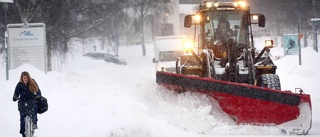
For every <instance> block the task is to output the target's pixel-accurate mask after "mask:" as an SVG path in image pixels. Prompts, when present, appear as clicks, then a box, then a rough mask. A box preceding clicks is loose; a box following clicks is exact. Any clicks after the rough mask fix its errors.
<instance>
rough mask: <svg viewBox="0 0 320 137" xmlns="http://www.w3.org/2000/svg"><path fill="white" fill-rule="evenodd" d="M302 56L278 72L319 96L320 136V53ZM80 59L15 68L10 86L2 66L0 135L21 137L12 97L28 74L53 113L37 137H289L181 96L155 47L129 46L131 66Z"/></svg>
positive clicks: (124, 51)
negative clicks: (168, 82)
mask: <svg viewBox="0 0 320 137" xmlns="http://www.w3.org/2000/svg"><path fill="white" fill-rule="evenodd" d="M273 50H280V51H281V49H273ZM302 54H303V56H302V66H299V62H298V56H285V57H281V59H280V60H276V61H275V63H276V65H277V66H278V70H277V73H278V74H279V75H280V79H281V84H282V85H281V86H282V89H288V90H294V88H295V87H300V88H302V89H304V91H305V92H306V93H309V94H311V97H312V105H313V128H312V129H311V130H310V136H319V134H320V118H319V117H317V116H318V115H319V113H320V112H319V109H318V108H319V105H320V102H319V100H320V93H319V91H318V90H319V89H320V84H318V81H320V76H319V75H320V74H319V73H320V72H319V70H320V65H319V62H320V54H319V53H315V52H314V51H313V50H312V49H311V48H304V49H303V50H302ZM74 55H75V56H73V57H72V58H71V57H70V58H69V60H68V61H67V63H66V64H64V65H62V66H60V67H59V69H56V70H54V71H52V72H48V73H47V74H46V73H43V72H41V71H40V70H38V69H36V68H35V67H33V66H31V65H28V64H26V65H23V66H21V67H19V68H17V69H15V70H10V80H9V81H6V80H5V66H4V65H2V66H0V78H1V79H0V82H1V83H2V84H1V86H0V129H1V130H0V137H14V136H20V135H19V134H18V131H19V114H18V111H17V104H16V103H14V102H12V94H13V90H14V88H15V85H16V84H17V82H18V79H19V76H20V73H21V71H24V70H27V71H29V72H30V74H31V76H32V77H33V78H35V79H36V80H37V82H38V84H39V86H40V89H41V90H42V92H43V95H44V96H45V97H47V98H48V101H49V111H48V112H46V113H45V114H43V115H39V116H38V117H39V123H38V126H39V130H37V131H36V136H43V137H57V136H59V137H75V136H77V137H106V136H108V137H167V136H174V137H206V136H216V135H219V136H242V135H255V136H264V135H277V136H286V135H281V132H280V129H279V128H277V127H261V126H250V125H240V126H239V125H236V124H235V123H234V122H233V121H232V120H231V119H230V118H228V116H227V115H226V114H225V113H224V112H223V111H222V110H221V108H220V107H219V106H218V105H217V103H215V101H214V100H213V99H212V98H209V97H207V96H205V95H203V94H200V93H193V92H185V93H182V94H177V93H175V92H172V91H168V90H167V89H164V88H163V87H161V86H158V85H157V84H156V83H155V66H154V64H153V63H152V58H153V47H152V44H148V45H147V55H146V56H145V57H142V52H141V46H130V47H121V48H120V57H122V58H125V59H126V61H127V63H128V64H127V66H123V65H116V64H112V63H106V62H104V61H103V60H93V59H90V58H87V57H83V56H80V55H79V54H74ZM78 55H79V56H78ZM317 62H318V63H317Z"/></svg>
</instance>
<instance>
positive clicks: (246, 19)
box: [156, 1, 312, 135]
mask: <svg viewBox="0 0 320 137" xmlns="http://www.w3.org/2000/svg"><path fill="white" fill-rule="evenodd" d="M265 20H266V18H265V16H264V15H263V14H252V13H250V7H249V6H248V5H247V4H246V3H245V2H243V1H233V2H217V1H203V2H202V3H201V4H200V6H199V8H198V10H197V12H196V13H195V14H192V15H187V16H186V17H185V20H184V27H185V28H189V29H191V30H192V31H194V32H193V33H194V34H193V36H192V37H193V40H192V42H189V43H188V42H186V44H185V47H184V50H185V52H186V53H187V54H184V55H182V56H180V57H179V58H177V61H176V73H172V72H165V71H157V73H156V82H157V83H158V84H159V85H162V86H165V87H167V88H168V89H173V90H175V91H177V92H184V91H195V92H202V93H204V94H207V95H209V96H211V97H213V98H214V99H215V100H217V101H218V102H219V105H220V107H221V108H222V110H223V111H225V112H226V113H227V114H228V115H229V116H230V117H231V118H232V119H233V120H234V121H235V122H236V123H238V124H252V125H263V126H265V125H268V126H278V127H279V128H281V130H282V131H284V133H289V134H303V135H305V134H308V132H309V130H310V129H311V125H312V113H311V112H312V109H311V108H312V107H311V99H310V95H309V94H305V93H304V92H303V90H302V89H299V88H297V89H296V91H294V92H292V91H288V90H286V91H282V90H281V84H280V79H279V76H278V75H277V74H276V69H277V66H276V65H275V64H274V63H273V61H272V58H271V57H270V48H272V47H273V41H272V40H266V41H265V43H261V44H264V48H263V49H262V50H261V51H260V52H258V50H257V49H256V47H255V42H254V37H253V35H254V34H253V33H252V32H253V31H252V30H253V29H256V28H254V26H258V27H265ZM222 26H224V27H225V28H224V29H223V28H220V27H222Z"/></svg>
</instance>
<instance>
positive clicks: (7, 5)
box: [2, 3, 9, 80]
mask: <svg viewBox="0 0 320 137" xmlns="http://www.w3.org/2000/svg"><path fill="white" fill-rule="evenodd" d="M2 7H3V9H4V45H5V56H6V80H9V54H8V45H7V12H8V8H9V4H8V3H3V4H2Z"/></svg>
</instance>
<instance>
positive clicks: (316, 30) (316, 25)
mask: <svg viewBox="0 0 320 137" xmlns="http://www.w3.org/2000/svg"><path fill="white" fill-rule="evenodd" d="M311 21H313V23H314V27H315V33H314V38H315V45H314V49H315V50H316V52H318V21H320V18H312V19H311Z"/></svg>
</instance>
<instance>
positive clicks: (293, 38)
mask: <svg viewBox="0 0 320 137" xmlns="http://www.w3.org/2000/svg"><path fill="white" fill-rule="evenodd" d="M298 38H299V35H298V34H285V35H284V46H283V49H284V54H285V55H298V54H299V45H298Z"/></svg>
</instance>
